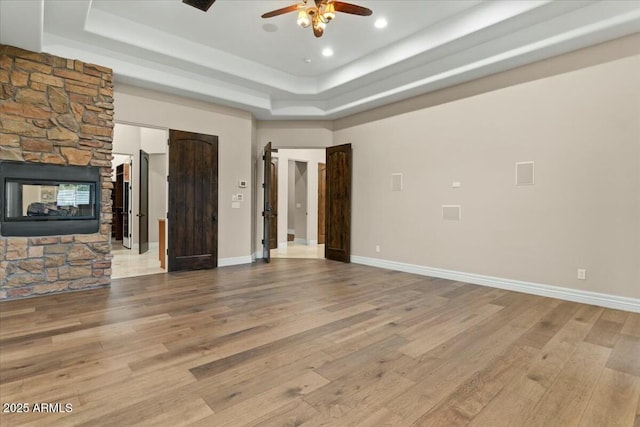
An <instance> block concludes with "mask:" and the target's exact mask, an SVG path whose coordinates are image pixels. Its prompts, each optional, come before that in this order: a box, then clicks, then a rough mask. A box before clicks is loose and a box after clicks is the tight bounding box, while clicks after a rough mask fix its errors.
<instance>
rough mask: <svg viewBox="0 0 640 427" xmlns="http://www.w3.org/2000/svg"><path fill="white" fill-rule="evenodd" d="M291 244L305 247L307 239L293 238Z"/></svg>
mask: <svg viewBox="0 0 640 427" xmlns="http://www.w3.org/2000/svg"><path fill="white" fill-rule="evenodd" d="M293 243H295V244H298V245H305V246H306V245H307V239H298V238H295V239H293Z"/></svg>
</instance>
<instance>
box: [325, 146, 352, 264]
mask: <svg viewBox="0 0 640 427" xmlns="http://www.w3.org/2000/svg"><path fill="white" fill-rule="evenodd" d="M351 157H352V156H351V144H345V145H338V146H336V147H329V148H327V152H326V164H327V180H326V194H327V199H326V217H325V222H326V227H325V229H326V234H325V246H324V256H325V257H326V258H328V259H332V260H336V261H342V262H350V261H351V164H352V159H351Z"/></svg>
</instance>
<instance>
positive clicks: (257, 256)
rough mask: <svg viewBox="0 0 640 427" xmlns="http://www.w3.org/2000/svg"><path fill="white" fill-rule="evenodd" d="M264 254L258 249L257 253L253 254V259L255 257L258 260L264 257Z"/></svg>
mask: <svg viewBox="0 0 640 427" xmlns="http://www.w3.org/2000/svg"><path fill="white" fill-rule="evenodd" d="M262 255H263V254H262V251H256V253H255V254H253V259H254V260H256V259H262Z"/></svg>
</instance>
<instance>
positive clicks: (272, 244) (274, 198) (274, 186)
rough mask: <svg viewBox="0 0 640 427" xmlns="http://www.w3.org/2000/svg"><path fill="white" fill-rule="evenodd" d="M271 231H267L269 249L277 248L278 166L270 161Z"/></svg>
mask: <svg viewBox="0 0 640 427" xmlns="http://www.w3.org/2000/svg"><path fill="white" fill-rule="evenodd" d="M270 168H271V203H270V205H271V229H270V230H269V249H276V248H277V247H278V165H277V164H276V163H274V162H273V161H271V164H270Z"/></svg>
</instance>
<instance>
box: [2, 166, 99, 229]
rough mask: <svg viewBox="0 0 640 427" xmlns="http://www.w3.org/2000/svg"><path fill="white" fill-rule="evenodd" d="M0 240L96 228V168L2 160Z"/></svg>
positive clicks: (97, 221) (97, 216) (97, 184)
mask: <svg viewBox="0 0 640 427" xmlns="http://www.w3.org/2000/svg"><path fill="white" fill-rule="evenodd" d="M0 203H1V209H0V210H1V213H0V235H2V236H54V235H64V234H90V233H97V232H98V230H99V229H100V169H99V168H97V167H92V166H59V165H49V164H43V163H27V162H12V161H0Z"/></svg>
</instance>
